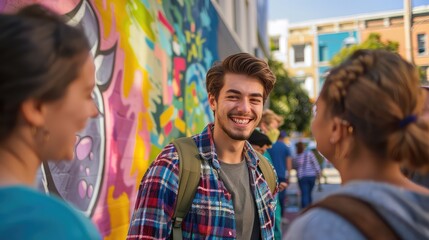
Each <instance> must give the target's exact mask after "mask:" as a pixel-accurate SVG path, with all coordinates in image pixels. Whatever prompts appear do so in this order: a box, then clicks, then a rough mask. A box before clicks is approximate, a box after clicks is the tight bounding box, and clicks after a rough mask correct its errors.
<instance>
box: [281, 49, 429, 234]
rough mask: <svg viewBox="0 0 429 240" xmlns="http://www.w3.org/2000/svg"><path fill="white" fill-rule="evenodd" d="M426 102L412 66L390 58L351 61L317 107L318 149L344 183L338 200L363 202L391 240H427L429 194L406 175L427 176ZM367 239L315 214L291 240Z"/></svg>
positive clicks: (373, 54) (362, 53) (361, 55)
mask: <svg viewBox="0 0 429 240" xmlns="http://www.w3.org/2000/svg"><path fill="white" fill-rule="evenodd" d="M424 102H425V95H424V90H423V89H421V87H420V86H419V75H418V72H417V70H416V68H415V67H414V65H412V64H411V63H408V62H407V61H405V60H404V59H403V58H402V57H401V56H399V54H396V53H392V52H388V51H385V50H358V51H356V52H355V53H353V54H352V55H351V56H350V57H349V58H348V59H347V60H346V61H345V62H343V63H342V64H341V65H339V66H337V67H335V68H333V69H332V70H331V71H330V73H329V74H328V76H327V77H326V80H325V83H324V85H323V87H322V90H321V92H320V95H319V97H318V99H317V101H316V108H317V109H316V115H315V117H314V119H313V122H312V126H311V129H312V132H313V136H314V138H315V140H316V142H317V149H318V150H319V151H320V153H321V154H323V156H325V157H326V158H327V159H328V160H329V161H331V163H332V164H333V165H334V166H335V167H336V168H337V169H338V171H339V173H340V175H341V179H342V183H343V187H342V188H340V189H339V190H338V192H337V193H336V194H334V195H337V196H344V195H345V196H348V199H358V200H360V201H363V202H364V203H365V204H364V205H362V206H367V207H366V209H372V211H373V212H374V214H375V216H378V217H375V219H374V218H373V219H371V220H373V221H375V220H376V219H377V218H380V219H379V221H377V222H378V223H379V224H382V225H385V226H386V227H387V228H383V229H385V230H390V231H387V232H391V233H392V232H393V233H394V234H396V235H397V236H395V237H392V238H393V239H394V238H396V239H429V189H427V188H424V187H422V186H420V185H418V184H416V183H414V182H412V181H410V180H409V179H408V178H407V177H406V176H405V175H404V174H403V173H402V171H401V167H402V166H405V167H407V168H409V169H412V170H421V171H428V170H429V141H428V139H429V120H428V119H427V118H425V117H424V116H423V109H424ZM331 196H332V195H331ZM331 196H329V197H331ZM329 197H328V198H329ZM331 199H332V198H331ZM360 201H359V202H360ZM337 206H338V207H341V208H342V209H343V210H345V209H347V206H342V205H341V206H340V205H337ZM356 211H358V213H359V210H357V209H356ZM372 211H371V212H372ZM349 219H350V218H349ZM351 220H352V219H351ZM356 222H358V223H359V222H360V223H361V224H367V225H366V227H368V228H371V227H372V226H374V225H373V224H371V223H368V221H359V220H358V221H356ZM359 229H363V228H359ZM375 230H376V231H381V229H375ZM364 232H365V233H364ZM364 234H367V231H364V230H358V228H357V227H356V223H354V224H352V223H351V222H350V221H348V220H346V219H345V218H343V217H341V216H340V215H338V214H337V213H334V212H333V211H331V210H328V209H326V208H318V207H315V208H311V209H310V210H308V211H306V212H305V213H304V214H303V215H301V216H300V217H299V218H297V219H296V220H295V221H294V222H293V223H292V225H291V227H290V228H289V232H288V234H287V236H286V239H304V240H305V239H322V240H323V239H348V240H357V239H366V237H365V235H364Z"/></svg>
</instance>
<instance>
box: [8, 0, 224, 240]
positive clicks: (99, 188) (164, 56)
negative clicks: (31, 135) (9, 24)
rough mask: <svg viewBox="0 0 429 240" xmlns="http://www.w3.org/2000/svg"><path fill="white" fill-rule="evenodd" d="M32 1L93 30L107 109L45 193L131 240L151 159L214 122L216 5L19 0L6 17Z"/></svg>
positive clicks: (50, 176)
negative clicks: (210, 94) (211, 79)
mask: <svg viewBox="0 0 429 240" xmlns="http://www.w3.org/2000/svg"><path fill="white" fill-rule="evenodd" d="M32 2H45V4H46V5H48V6H49V7H51V8H53V9H55V10H57V11H59V12H60V13H61V14H64V15H66V16H67V17H68V18H70V21H69V23H70V24H82V25H83V27H84V29H85V32H86V33H87V36H88V38H89V40H90V43H91V44H92V54H93V55H94V59H95V60H94V61H95V64H96V79H97V87H96V89H95V90H94V94H93V96H94V101H95V102H96V103H97V106H98V109H99V112H100V114H99V116H98V117H97V118H95V119H92V120H91V121H90V122H89V124H88V126H87V128H86V129H85V130H84V131H82V132H81V133H79V134H78V136H76V148H75V161H73V163H63V162H61V163H50V164H45V165H43V167H42V168H41V170H40V174H39V180H38V182H39V188H40V190H42V191H47V192H50V193H53V194H57V195H58V196H60V197H61V198H63V199H65V200H67V201H69V202H71V203H72V204H74V205H75V206H76V207H77V208H78V209H80V210H82V211H83V212H84V213H85V214H87V215H88V216H90V217H91V218H92V220H93V221H94V223H95V224H96V225H97V226H98V228H99V230H100V231H101V233H102V235H103V236H104V239H124V238H125V236H126V233H127V230H128V223H129V219H130V215H131V212H132V208H133V205H134V201H135V197H136V193H137V190H138V187H139V183H140V180H141V178H142V176H143V174H144V173H145V171H146V169H147V168H148V166H149V164H150V163H151V161H152V160H153V159H154V158H155V157H156V155H157V154H158V153H159V152H160V150H161V149H162V148H163V147H164V146H165V145H166V144H167V143H169V142H170V140H171V139H173V138H176V137H179V136H184V135H190V134H192V133H196V132H198V131H200V130H202V129H203V128H204V126H205V125H206V123H208V122H209V121H211V120H212V119H213V116H212V113H211V111H210V108H209V106H208V102H207V94H206V91H205V74H206V72H207V70H208V68H209V67H210V66H211V65H212V64H213V62H214V61H215V60H218V58H219V50H218V39H219V38H218V31H219V30H218V18H219V17H218V15H217V13H216V11H215V10H214V8H213V6H212V5H211V2H210V0H163V1H161V0H129V1H121V0H99V1H87V0H56V1H34V0H20V1H13V0H10V1H0V11H1V12H10V11H14V10H16V9H17V8H19V7H22V6H24V5H27V4H29V3H32Z"/></svg>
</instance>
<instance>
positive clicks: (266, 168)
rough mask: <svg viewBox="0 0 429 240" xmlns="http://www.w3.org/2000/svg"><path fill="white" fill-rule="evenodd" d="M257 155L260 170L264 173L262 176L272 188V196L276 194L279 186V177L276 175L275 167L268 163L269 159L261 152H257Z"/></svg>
mask: <svg viewBox="0 0 429 240" xmlns="http://www.w3.org/2000/svg"><path fill="white" fill-rule="evenodd" d="M255 153H256V155H258V158H259V165H258V167H259V169H260V170H261V172H262V175H263V176H264V178H265V181H267V184H268V187H269V188H270V191H271V193H272V194H274V191H275V190H276V186H277V176H276V174H275V173H274V169H273V166H272V165H271V164H270V163H269V162H268V159H267V158H266V157H264V156H263V155H262V154H260V153H259V152H256V151H255Z"/></svg>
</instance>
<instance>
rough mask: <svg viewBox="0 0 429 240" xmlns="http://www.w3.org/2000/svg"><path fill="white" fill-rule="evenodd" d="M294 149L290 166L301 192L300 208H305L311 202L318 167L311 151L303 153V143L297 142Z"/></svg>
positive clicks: (318, 170) (318, 171) (318, 172)
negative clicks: (294, 171)
mask: <svg viewBox="0 0 429 240" xmlns="http://www.w3.org/2000/svg"><path fill="white" fill-rule="evenodd" d="M295 147H296V156H295V157H293V159H292V165H293V168H294V169H296V176H297V178H298V186H299V190H300V192H301V208H305V207H307V206H308V205H310V204H311V203H312V202H313V197H312V192H313V188H314V185H315V184H316V179H317V178H318V176H319V175H320V166H319V163H318V162H317V158H316V156H314V154H313V152H312V151H304V150H305V145H304V143H303V142H297V143H296V144H295Z"/></svg>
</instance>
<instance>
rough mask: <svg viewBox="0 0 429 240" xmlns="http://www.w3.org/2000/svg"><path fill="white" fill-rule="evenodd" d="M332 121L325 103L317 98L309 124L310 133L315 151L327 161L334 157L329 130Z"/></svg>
mask: <svg viewBox="0 0 429 240" xmlns="http://www.w3.org/2000/svg"><path fill="white" fill-rule="evenodd" d="M331 124H332V119H331V118H330V117H329V116H328V112H327V109H326V103H325V101H324V100H323V99H321V98H318V99H317V101H316V104H315V106H314V109H313V121H312V122H311V132H312V133H313V136H314V140H316V143H317V150H318V151H319V152H320V153H321V154H322V155H323V156H324V157H325V158H327V159H328V160H330V161H332V160H333V157H334V150H335V149H334V148H335V147H334V145H333V144H332V143H331V142H330V137H331V133H330V129H331Z"/></svg>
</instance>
